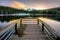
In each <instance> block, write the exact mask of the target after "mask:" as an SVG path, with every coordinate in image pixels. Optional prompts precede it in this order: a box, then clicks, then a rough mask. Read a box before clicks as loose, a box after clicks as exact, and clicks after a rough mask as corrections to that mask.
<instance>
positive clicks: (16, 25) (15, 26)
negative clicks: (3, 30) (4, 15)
mask: <svg viewBox="0 0 60 40" xmlns="http://www.w3.org/2000/svg"><path fill="white" fill-rule="evenodd" d="M15 34H17V23H16V24H15Z"/></svg>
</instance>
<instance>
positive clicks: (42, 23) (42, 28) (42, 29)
mask: <svg viewBox="0 0 60 40" xmlns="http://www.w3.org/2000/svg"><path fill="white" fill-rule="evenodd" d="M42 31H44V24H43V23H42Z"/></svg>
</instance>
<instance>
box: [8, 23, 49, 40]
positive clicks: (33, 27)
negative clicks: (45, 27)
mask: <svg viewBox="0 0 60 40" xmlns="http://www.w3.org/2000/svg"><path fill="white" fill-rule="evenodd" d="M23 33H24V35H22V37H18V36H17V35H15V36H14V35H13V36H12V37H11V38H10V39H9V40H48V38H47V36H46V35H45V34H44V33H43V32H42V31H41V28H40V27H39V26H38V25H37V24H29V25H26V29H25V30H24V31H23ZM16 36H17V37H16Z"/></svg>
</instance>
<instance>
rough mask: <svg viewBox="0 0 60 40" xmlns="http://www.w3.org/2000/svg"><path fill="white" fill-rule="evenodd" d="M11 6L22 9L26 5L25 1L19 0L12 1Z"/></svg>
mask: <svg viewBox="0 0 60 40" xmlns="http://www.w3.org/2000/svg"><path fill="white" fill-rule="evenodd" d="M10 6H11V7H13V8H17V9H22V8H25V7H26V6H25V5H24V4H23V3H21V2H17V1H14V2H12V3H11V5H10Z"/></svg>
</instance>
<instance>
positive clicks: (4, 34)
mask: <svg viewBox="0 0 60 40" xmlns="http://www.w3.org/2000/svg"><path fill="white" fill-rule="evenodd" d="M16 27H17V23H16V21H13V22H10V24H8V25H6V27H4V28H3V29H1V30H0V40H7V39H8V38H9V37H10V36H11V35H12V34H14V33H15V32H16Z"/></svg>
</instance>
